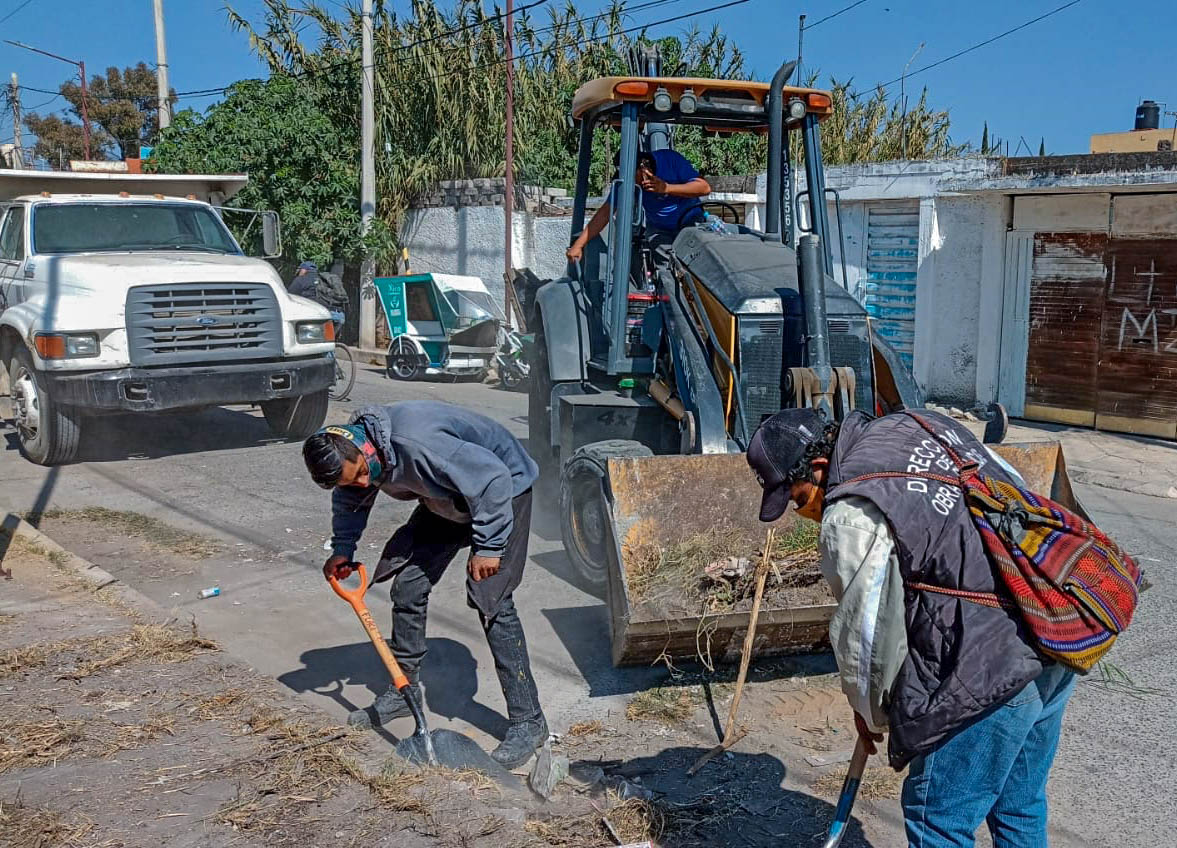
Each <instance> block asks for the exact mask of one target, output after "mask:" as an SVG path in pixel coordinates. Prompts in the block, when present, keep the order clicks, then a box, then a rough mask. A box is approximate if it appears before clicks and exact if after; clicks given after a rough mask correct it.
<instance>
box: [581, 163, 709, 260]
mask: <svg viewBox="0 0 1177 848" xmlns="http://www.w3.org/2000/svg"><path fill="white" fill-rule="evenodd" d="M620 158H621V153H620V151H619V152H618V154H617V156H615V157H614V160H613V162H614V165H619V164H620ZM635 181H636V182H637V185H638V186H639V187H640V188H641V189H642V208H643V209H644V210H645V212H646V233H645V235H646V240H647V241H648V242H650V244H651V246H652V247H656V246H658V245H660V244H669V243H670V242H672V241H674V237H675V236H676V235H678V232H679V230H681V229H682V228H683V227H685V226H687V225H688V224H693V223H695V222H696V221H698V220H700V219H701V218H702V217H703V209H702V207H701V205H700V204H699V198H700V197H706V196H707V195H709V194H710V193H711V186H710V184H708V182H707V181H706V180H705V179H703V178H702V177H700V176H699V172H698V171H696V170H695V166H694V165H692V164H691V163H690V162H689V161H688V160H687V158H686V157H685V156H683V155H682V154H681V153H677V152H675V151H673V150H655V151H653V152H647V151H642V152H641V153H639V154H638V162H637V175H636V177H635ZM610 194H612V192H610ZM611 213H612V205H611V203H610V201H609V200H608V199H607V200H606V201H605V203H604V205H602V206H601V208H600V209H598V210H597V211H596V212H595V213H594V214H593V217H592V218H591V219H589V222H588V225H587V226H585V228H584V229H583V230H582V231H581V232H580V234H579V235H578V236H577V237H576V238H575V239H574V240H573V242H572V245H571V246H570V247H569V248H568V250H567V252H566V253H567V256H568V261H569V262H579V261H580V260H581V257H582V256H584V248H585V246H586V245H587V244H588V243H589V242H590V241H592V240H593V239H595V238H596V237H597V236H599V235H600V234H601V232H602V231H603V230H604V229H605V227H606V226H607V225H608V224H609V216H610V215H611Z"/></svg>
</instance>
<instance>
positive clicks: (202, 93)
mask: <svg viewBox="0 0 1177 848" xmlns="http://www.w3.org/2000/svg"><path fill="white" fill-rule="evenodd" d="M546 2H548V0H538V2H534V3H529V4H528V5H526V6H521V7H519V8H518V9H516V10H515V12H514V13H515V14H519V13H520V12H525V11H527V10H528V9H531V8H534V7H535V6H539V5H542V4H543V3H546ZM681 2H683V0H648V2H645V3H639V4H638V5H636V6H633V7H631V8H627V9H626V10H625V13H626V14H632V13H634V12H640V11H643V10H646V9H652V8H655V7H658V6H668V5H671V4H674V3H681ZM720 8H722V7H720ZM704 11H707V10H704ZM611 14H612V13H611V12H600V13H598V14H596V15H591V16H589V17H588V18H585V19H583V20H582V21H581V23H590V22H592V21H599V20H602V19H603V18H607V17H609V16H610V15H611ZM697 14H702V12H700V13H697ZM502 17H503V14H499V15H492V16H490V17H488V18H486V19H484V20H481V21H475V22H472V23H469V24H466V25H464V26H461V27H457V28H455V29H451V30H448V31H446V32H443V33H440V34H438V35H433V36H429V37H427V38H421V39H418V40H416V41H413V42H410V43H408V44H398V45H396V46H394V47H391V48H386V49H385V50H384V51H381V56H383V55H385V54H387V53H396V52H400V51H401V50H409V49H411V48H413V47H418V46H420V45H422V44H428V43H431V42H433V41H437V40H439V39H442V38H446V37H448V36H450V35H454V34H456V33H459V32H463V31H465V30H468V29H473V28H474V27H476V26H484V25H486V24H488V23H490V22H491V21H494V20H497V19H499V18H502ZM658 23H661V22H654V23H652V24H648V26H655V25H657V24H658ZM560 26H562V24H550V25H548V26H545V27H540V28H539V29H536V30H532V32H533V34H539V33H544V32H551V31H552V30H555V29H559V28H560ZM614 34H616V33H614ZM463 49H464V47H463V46H462V45H454V46H452V47H448V48H444V49H442V50H439V51H438V52H437V53H436V54H435V55H436V56H445V55H447V54H450V53H456V52H458V51H460V50H463ZM529 55H531V54H529ZM359 63H360V60H359V59H354V58H352V59H346V60H343V61H341V62H334V63H331V64H328V65H324V66H321V67H317V68H308V69H306V70H303V71H298V72H296V73H289V74H284V76H286V77H288V78H290V79H302V78H305V77H308V76H317V75H319V74H324V73H328V72H330V71H333V70H336V69H338V68H346V67H348V66H355V65H358V64H359ZM467 70H469V69H467V68H463V69H461V70H459V71H455V72H454V73H462V72H465V71H467ZM445 76H449V74H443V75H442V77H445ZM442 77H439V79H440V78H442ZM238 82H243V80H238ZM235 84H236V83H230V84H229V85H226V86H222V87H220V88H200V89H196V90H194V91H178V92H176V95H175V96H176V97H177V98H182V97H189V98H191V97H214V96H216V95H218V94H223V93H225V92H226V91H228V90H229V88H230V87H232V86H233V85H235Z"/></svg>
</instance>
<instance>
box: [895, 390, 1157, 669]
mask: <svg viewBox="0 0 1177 848" xmlns="http://www.w3.org/2000/svg"><path fill="white" fill-rule="evenodd" d="M906 414H907V415H910V416H911V417H912V418H913V419H915V420H916V421H917V422H919V424H920V425H921V426H922V427H923V428H924V429H925V430H927V431H928V433H930V434H931V435H932V437H933V438H935V439H936V440H937V442H939V443H940V445H941V446H943V448H944V450H945V451H946V452H947V453H948V456H949V458H950V459H951V460H952V461H953V462H954V463H955V464H956V467H957V468H958V469H959V479H958V480H952V479H951V478H944V481H946V482H951V483H953V484H955V485H957V486H959V487H960V488H961V489H963V490H964V494H965V498H966V501H967V503H968V507H969V513H970V514H971V515H972V518H973V523H974V524H976V526H977V529H978V530H979V531H980V532H981V539H982V542H983V543H984V546H985V550H986V551H987V552H988V554H989V558H990V560H991V561H992V562H993V565H994V567H995V568H996V570H997V572H998V574H1000V575H1001V579H1002V582H1003V583H1004V585H1005V587H1006V588H1007V589H1008V590H1009V596H1002V595H997V594H989V593H984V592H968V593H960V592H957V591H954V590H947V589H937V588H936V587H932V586H925V585H923V584H921V585H920V587H919V588H921V589H923V590H926V591H941V592H944V593H946V594H952V595H961V594H967V596H968V597H967V600H971V601H974V602H977V603H984V604H987V605H990V606H1002V607H1006V608H1016V609H1017V610H1018V611H1019V612H1020V613H1021V616H1022V619H1023V620H1024V621H1025V623H1026V626H1027V627H1028V628H1029V630H1030V632H1031V633H1032V634H1033V636H1034V639H1035V640H1036V643H1037V648H1038V650H1039V651H1040V652H1041V653H1042V654H1044V655H1046V656H1048V657H1050V658H1051V659H1054V660H1057V661H1058V662H1060V663H1062V664H1063V665H1065V666H1067V667H1069V668H1071V669H1073V670H1075V671H1077V672H1079V673H1081V674H1086V673H1087V672H1088V671H1090V670H1091V668H1092V666H1094V665H1095V664H1096V663H1097V662H1098V661H1099V660H1100V658H1101V657H1103V655H1104V654H1106V653H1107V652H1108V650H1109V649H1110V648H1111V647H1112V643H1113V642H1115V641H1116V637H1117V636H1119V635H1120V633H1122V632H1123V631H1124V629H1125V628H1127V627H1128V624H1129V623H1130V622H1131V621H1132V613H1133V612H1134V611H1135V609H1136V604H1137V601H1138V599H1139V594H1140V585H1141V579H1142V574H1141V571H1140V568H1139V567H1138V566H1137V565H1136V563H1135V561H1133V559H1132V557H1130V556H1129V555H1128V554H1126V553H1125V552H1124V551H1123V550H1121V549H1120V547H1119V545H1117V544H1116V543H1115V542H1113V541H1112V540H1111V539H1109V538H1108V537H1107V535H1106V534H1105V533H1104V532H1103V531H1101V530H1100V529H1099V528H1098V527H1096V526H1095V525H1094V524H1092V523H1091V522H1090V521H1087V520H1086V519H1084V518H1083V517H1081V516H1079V515H1076V514H1075V513H1074V512H1072V511H1071V510H1069V509H1067V508H1066V507H1064V506H1062V505H1061V504H1058V503H1056V502H1055V501H1052V500H1051V499H1050V498H1047V497H1044V496H1042V495H1040V494H1038V493H1036V492H1031V491H1029V490H1028V489H1023V488H1021V487H1019V486H1015V485H1012V484H1010V483H1006V482H1004V481H1001V480H996V479H994V478H992V477H988V476H981V475H980V474H978V473H977V471H978V469H977V463H975V462H970V461H968V460H962V459H961V457H960V456H958V455H957V454H956V452H955V451H954V450H953V448H952V445H951V444H949V442H948V441H947V440H946V439H944V438H942V437H941V436H940V435H939V434H938V433H936V432H935V431H934V430H933V429H932V427H931V425H929V424H928V422H927V421H925V420H924V419H923V418H921V417H920V416H918V415H916V414H915V413H913V412H906ZM905 476H907V475H905ZM911 476H924V475H918V474H916V475H911ZM936 476H937V478H938V479H939V478H940V475H936Z"/></svg>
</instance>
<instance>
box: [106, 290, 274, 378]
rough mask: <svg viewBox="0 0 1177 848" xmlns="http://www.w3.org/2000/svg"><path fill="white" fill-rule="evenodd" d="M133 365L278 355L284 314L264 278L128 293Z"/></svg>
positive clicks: (129, 332) (178, 363)
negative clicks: (263, 282) (246, 281)
mask: <svg viewBox="0 0 1177 848" xmlns="http://www.w3.org/2000/svg"><path fill="white" fill-rule="evenodd" d="M127 336H128V342H129V344H130V353H131V362H132V364H134V365H138V366H145V365H182V364H188V363H201V362H224V361H228V360H237V359H265V358H270V357H280V356H281V355H282V315H281V312H280V311H279V309H278V301H277V299H276V298H275V297H274V292H273V291H272V290H271V289H270V287H269V286H267V285H264V284H262V283H175V284H171V285H157V286H137V287H135V288H133V289H131V290H130V291H129V292H128V293H127Z"/></svg>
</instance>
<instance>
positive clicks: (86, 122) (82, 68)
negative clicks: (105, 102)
mask: <svg viewBox="0 0 1177 848" xmlns="http://www.w3.org/2000/svg"><path fill="white" fill-rule="evenodd" d="M4 43H5V44H11V45H12V46H13V47H20V48H23V49H25V50H32V51H33V52H34V53H40V54H41V55H42V56H48V57H49V58H50V59H56V60H57V61H59V62H65V63H66V64H67V65H73V66H75V67H76V68H77V69H78V77H79V78H80V79H81V81H82V140H83V146H84V147H85V155H86V158H87V159H89V158H90V113H89V109H88V107H87V104H88V102H89V94H88V93H87V91H86V63H85V62H82V61H78V60H75V59H67V58H65V57H64V56H58V55H57V54H56V53H50V52H49V51H48V50H42V49H41V48H39V47H31V46H30V45H28V44H22V43H20V42H19V41H9V40H8V39H4Z"/></svg>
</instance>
